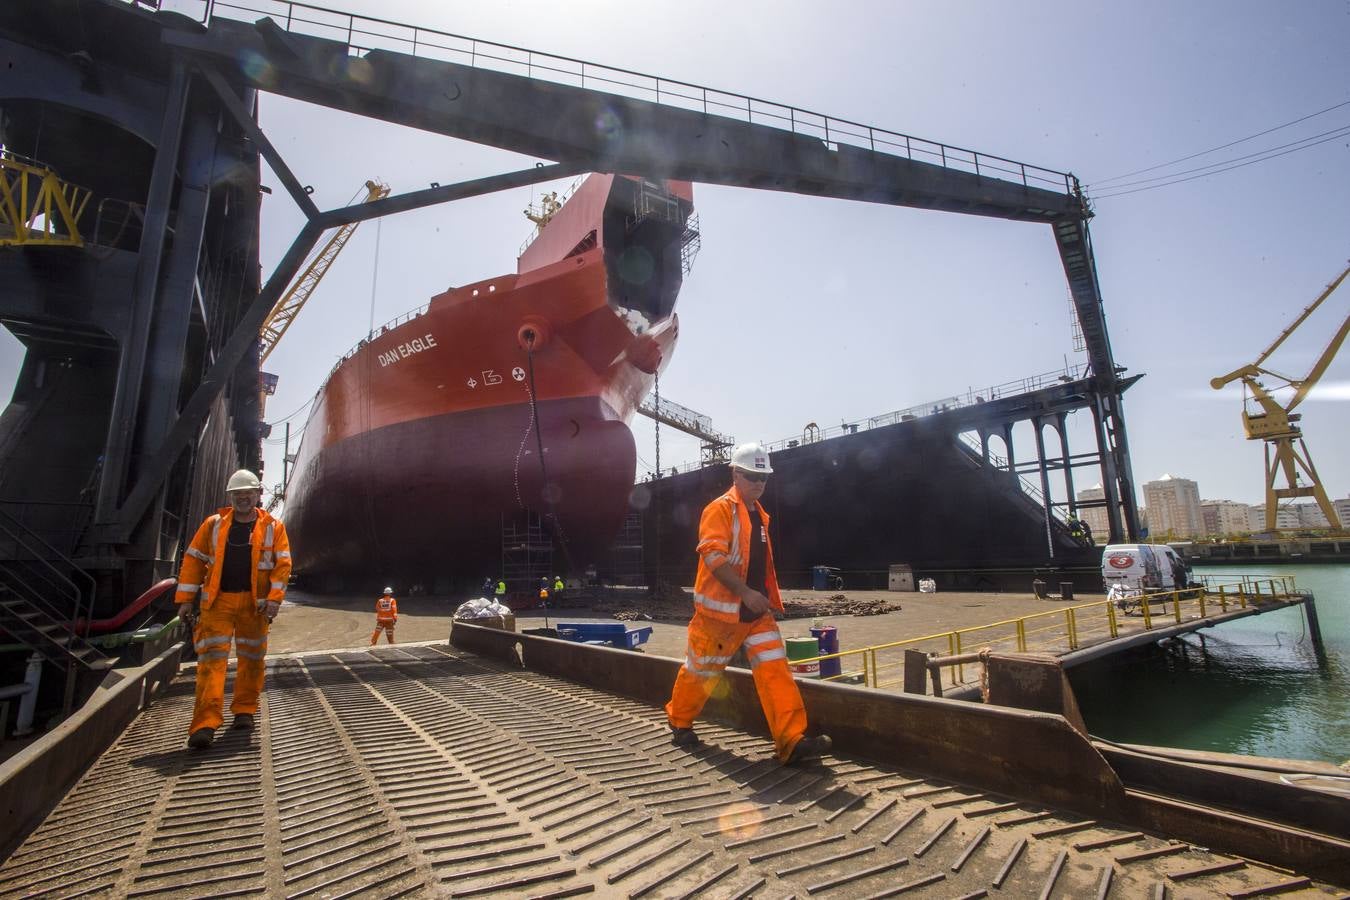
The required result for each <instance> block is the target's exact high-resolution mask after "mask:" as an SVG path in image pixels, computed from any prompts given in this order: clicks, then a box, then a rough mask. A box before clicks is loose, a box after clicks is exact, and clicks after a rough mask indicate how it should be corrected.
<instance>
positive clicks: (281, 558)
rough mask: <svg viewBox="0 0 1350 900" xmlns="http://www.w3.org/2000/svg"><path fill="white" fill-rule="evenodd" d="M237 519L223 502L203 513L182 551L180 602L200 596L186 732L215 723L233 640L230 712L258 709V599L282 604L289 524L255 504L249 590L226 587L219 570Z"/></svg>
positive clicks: (262, 641) (263, 641) (262, 651)
mask: <svg viewBox="0 0 1350 900" xmlns="http://www.w3.org/2000/svg"><path fill="white" fill-rule="evenodd" d="M233 521H234V510H233V508H231V507H228V506H227V507H225V508H223V509H221V510H220V511H219V512H217V513H216V514H215V515H213V516H208V517H207V518H206V520H205V521H204V522H202V524H201V527H200V528H198V529H197V533H196V534H195V535H194V536H193V538H192V543H191V545H189V547H188V549H187V551H186V552H185V553H184V554H183V565H182V568H181V569H180V570H179V572H178V592H177V594H176V595H175V597H174V599H175V601H176V602H178V603H191V602H192V601H193V600H195V599H198V598H200V600H201V603H200V612H199V618H198V619H197V628H196V630H195V631H193V634H192V638H193V644H194V646H195V647H196V650H197V701H196V704H195V705H194V706H193V708H192V724H191V725H189V726H188V733H189V734H191V733H192V732H194V731H196V730H197V729H199V728H219V727H220V725H221V722H222V721H223V715H222V711H223V709H224V706H225V670H226V668H227V667H228V665H229V659H230V642H231V640H233V642H234V644H235V656H236V657H238V660H239V666H238V670H237V671H236V672H235V677H234V697H233V699H232V700H231V701H230V712H232V713H234V714H235V715H239V714H240V713H249V714H252V715H256V714H257V712H258V695H259V694H261V693H262V688H263V675H264V673H265V667H264V659H265V657H266V656H267V627H268V621H267V617H266V616H265V615H263V613H262V612H261V611H260V610H259V609H258V602H259V601H260V600H265V601H270V602H273V603H280V602H281V601H282V599H284V598H285V596H286V584H287V582H288V581H289V580H290V577H291V542H290V540H289V539H288V538H287V537H286V526H285V525H283V524H281V521H280V520H279V519H274V518H273V517H272V516H271V515H269V514H268V513H267V511H266V510H264V509H259V510H258V517H257V519H255V520H254V522H253V530H252V532H251V533H250V538H249V545H250V549H249V552H250V554H251V557H252V571H253V580H252V584H251V585H250V588H251V589H250V590H249V591H239V592H237V593H224V592H222V591H221V590H220V575H221V571H222V569H223V568H224V565H225V541H226V540H227V538H228V537H229V534H230V524H231V523H232V522H233Z"/></svg>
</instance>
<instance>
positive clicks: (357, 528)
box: [283, 398, 636, 589]
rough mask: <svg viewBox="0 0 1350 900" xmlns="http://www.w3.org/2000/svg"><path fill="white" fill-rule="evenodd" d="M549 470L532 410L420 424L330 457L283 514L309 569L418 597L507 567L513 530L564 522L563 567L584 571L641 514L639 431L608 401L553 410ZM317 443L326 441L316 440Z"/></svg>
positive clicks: (545, 407) (547, 407)
mask: <svg viewBox="0 0 1350 900" xmlns="http://www.w3.org/2000/svg"><path fill="white" fill-rule="evenodd" d="M539 418H540V422H541V423H542V426H543V427H542V443H543V448H544V453H543V459H544V468H545V469H546V470H547V477H548V485H549V490H548V495H549V499H551V500H552V503H551V505H550V503H549V502H548V501H547V500H546V499H545V492H544V489H543V488H544V472H543V471H542V470H541V466H540V462H539V460H540V456H539V441H538V440H537V438H536V435H535V432H534V430H533V428H532V427H531V414H530V407H529V405H528V404H522V405H516V406H507V407H494V408H491V409H484V410H474V411H469V412H463V413H455V414H452V415H446V416H438V417H434V418H427V419H419V420H416V421H413V422H407V423H403V424H399V425H393V426H389V427H386V428H381V429H378V430H375V431H371V432H367V433H365V434H362V435H359V436H357V437H355V438H351V439H349V440H346V441H342V442H341V443H338V444H335V445H333V446H331V447H329V448H327V449H326V450H324V451H322V452H321V453H320V454H319V456H318V457H317V458H316V459H315V460H313V461H312V462H311V463H310V464H309V466H307V469H308V470H309V471H305V472H297V473H296V476H295V478H294V479H293V481H292V485H293V489H292V491H291V493H290V496H289V497H288V504H287V509H286V513H285V515H284V516H283V518H284V520H285V522H286V527H287V530H288V532H289V534H290V539H291V548H292V552H293V553H294V558H295V563H296V569H297V572H298V573H299V574H300V575H301V576H302V577H306V578H316V577H317V578H322V577H324V576H334V575H337V576H344V577H345V580H346V581H348V582H349V583H352V584H355V583H356V582H357V581H363V580H365V579H370V580H372V581H380V582H397V583H399V584H400V585H401V586H402V589H406V587H407V586H409V585H411V584H414V583H419V582H420V583H422V584H424V585H426V586H427V587H428V589H432V586H433V585H436V584H442V585H444V584H451V585H454V586H456V587H459V586H463V585H466V584H472V585H475V586H476V585H477V584H479V583H481V581H482V580H483V578H485V577H489V576H491V577H494V578H495V577H496V576H497V574H499V572H500V569H501V547H502V524H503V520H504V519H506V520H510V519H512V518H513V517H515V518H520V517H523V516H524V515H525V510H526V509H528V510H530V511H532V512H535V513H539V514H541V515H547V514H548V513H550V512H552V513H553V514H554V518H553V521H555V522H556V523H557V525H558V526H560V534H559V535H558V536H557V537H558V540H557V541H556V543H557V544H559V545H561V544H562V543H563V542H565V543H566V553H561V552H559V553H555V554H554V561H555V567H556V568H558V569H559V570H560V572H559V574H561V570H563V569H567V568H568V565H567V563H568V561H569V560H570V562H571V568H572V569H574V570H575V572H574V573H573V574H578V575H579V574H580V573H581V570H582V569H584V568H585V566H587V565H588V564H590V563H592V562H596V561H598V560H600V559H601V558H602V556H603V554H604V553H605V552H606V551H607V550H608V548H609V545H610V543H611V542H612V541H613V539H614V536H615V534H616V533H617V532H618V530H619V528H620V526H621V525H622V523H623V520H624V517H625V515H626V514H627V510H628V496H629V492H630V490H631V488H632V484H633V474H634V469H635V466H636V454H635V450H634V445H633V435H632V432H630V431H629V429H628V426H627V425H626V424H625V423H623V422H621V421H618V420H616V419H614V418H612V417H610V416H609V415H608V411H607V409H606V408H605V406H604V404H602V403H601V402H600V401H599V400H598V399H596V398H581V399H571V400H553V401H547V402H545V403H542V404H540V407H539ZM315 437H317V435H316V436H315Z"/></svg>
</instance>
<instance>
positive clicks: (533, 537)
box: [502, 512, 553, 594]
mask: <svg viewBox="0 0 1350 900" xmlns="http://www.w3.org/2000/svg"><path fill="white" fill-rule="evenodd" d="M552 576H553V538H552V537H551V536H550V535H549V533H548V529H546V528H545V527H544V521H543V519H541V518H540V517H539V515H538V514H536V513H533V512H523V513H518V514H516V515H514V516H506V515H503V516H502V579H503V580H505V581H506V589H507V591H508V592H509V593H513V594H514V593H521V592H529V593H531V594H533V593H534V591H536V590H537V589H538V586H539V579H541V578H552Z"/></svg>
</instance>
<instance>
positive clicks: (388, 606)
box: [370, 587, 398, 647]
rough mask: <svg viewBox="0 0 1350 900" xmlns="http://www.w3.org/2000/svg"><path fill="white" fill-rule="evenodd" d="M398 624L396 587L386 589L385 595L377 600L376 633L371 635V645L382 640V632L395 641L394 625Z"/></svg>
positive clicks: (391, 640) (390, 640)
mask: <svg viewBox="0 0 1350 900" xmlns="http://www.w3.org/2000/svg"><path fill="white" fill-rule="evenodd" d="M397 624H398V600H396V599H395V598H394V589H393V588H391V587H387V588H385V589H384V596H382V597H380V599H378V600H376V601H375V633H374V634H372V635H371V636H370V646H372V647H374V646H375V645H376V644H378V643H379V642H380V632H381V631H383V632H384V636H385V637H387V638H388V639H389V643H391V644H392V643H393V642H394V626H395V625H397Z"/></svg>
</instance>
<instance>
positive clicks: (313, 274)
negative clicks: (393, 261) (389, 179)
mask: <svg viewBox="0 0 1350 900" xmlns="http://www.w3.org/2000/svg"><path fill="white" fill-rule="evenodd" d="M358 193H359V192H358ZM387 196H389V185H387V184H383V183H381V182H379V181H367V182H366V198H365V200H363V201H362V202H363V203H369V202H371V201H372V200H379V199H382V198H384V197H387ZM360 224H361V223H360V222H352V223H350V224H348V225H343V226H342V227H341V228H339V229H338V230H337V231H336V232H334V234H333V236H332V237H331V238H329V239H328V243H327V244H325V245H324V248H323V249H322V250H320V251H319V253H318V254H317V255H316V256H315V257H314V259H312V260H311V261H310V263H309V265H308V266H306V267H305V269H304V271H303V272H301V273H300V274H299V275H298V276H296V279H295V281H294V282H293V283H292V284H291V286H290V287H289V288H288V289H287V290H286V293H284V294H282V295H281V299H279V300H277V302H276V305H275V306H273V307H272V311H271V312H270V313H268V314H267V319H266V320H265V321H264V322H263V324H262V329H261V330H260V331H259V333H258V339H259V340H260V341H262V350H261V352H260V353H259V354H258V363H259V365H261V364H262V363H263V362H264V361H266V359H267V357H268V356H269V355H271V353H272V351H273V350H274V349H275V348H276V346H277V342H278V341H280V340H281V336H282V335H283V334H285V333H286V328H287V327H288V326H289V325H290V324H291V321H292V320H294V319H295V317H296V316H297V315H299V313H300V310H301V308H302V307H304V305H305V301H306V300H308V299H309V296H310V294H313V293H314V289H315V288H316V287H318V286H319V282H320V281H321V280H322V279H323V276H324V275H326V274H327V273H328V270H329V268H330V267H331V266H332V265H333V261H334V260H335V259H337V255H338V254H339V253H341V252H342V248H343V247H345V246H346V245H347V241H348V240H349V239H350V238H351V236H352V233H353V232H355V231H356V226H357V225H360Z"/></svg>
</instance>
